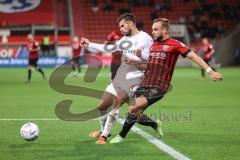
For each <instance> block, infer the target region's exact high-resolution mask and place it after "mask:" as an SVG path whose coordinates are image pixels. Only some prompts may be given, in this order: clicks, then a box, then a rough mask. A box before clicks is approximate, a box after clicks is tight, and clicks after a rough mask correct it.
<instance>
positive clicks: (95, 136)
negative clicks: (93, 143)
mask: <svg viewBox="0 0 240 160" xmlns="http://www.w3.org/2000/svg"><path fill="white" fill-rule="evenodd" d="M100 135H101V131H93V132H91V133H90V134H89V137H92V138H99V137H100Z"/></svg>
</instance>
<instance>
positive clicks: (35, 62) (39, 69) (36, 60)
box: [33, 59, 45, 79]
mask: <svg viewBox="0 0 240 160" xmlns="http://www.w3.org/2000/svg"><path fill="white" fill-rule="evenodd" d="M33 66H34V67H35V68H36V69H37V71H38V72H39V73H40V74H41V75H42V78H43V79H45V73H44V72H43V70H42V68H41V67H39V65H38V59H35V60H34V64H33Z"/></svg>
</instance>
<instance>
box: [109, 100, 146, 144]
mask: <svg viewBox="0 0 240 160" xmlns="http://www.w3.org/2000/svg"><path fill="white" fill-rule="evenodd" d="M147 105H148V102H147V99H146V98H145V97H143V96H140V97H137V98H136V99H135V103H134V105H133V106H129V113H128V116H127V118H126V120H125V122H124V124H123V127H122V130H121V131H120V132H119V134H118V135H117V136H116V137H114V138H113V139H112V140H111V141H110V143H120V142H122V141H123V140H124V138H125V137H126V135H127V133H128V132H129V131H130V129H131V128H132V126H133V125H134V124H135V123H136V122H137V120H138V115H139V114H140V112H141V108H143V107H146V106H147Z"/></svg>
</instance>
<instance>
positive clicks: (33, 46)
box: [26, 34, 45, 83]
mask: <svg viewBox="0 0 240 160" xmlns="http://www.w3.org/2000/svg"><path fill="white" fill-rule="evenodd" d="M27 39H28V43H27V50H28V52H29V58H28V80H27V82H26V83H30V82H31V77H32V67H34V68H35V69H36V70H37V71H38V72H39V73H41V75H42V77H43V79H45V74H44V72H43V70H42V69H41V68H40V67H39V65H38V52H39V50H40V45H39V42H37V41H36V40H34V37H33V35H32V34H28V36H27Z"/></svg>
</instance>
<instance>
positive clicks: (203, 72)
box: [201, 69, 205, 77]
mask: <svg viewBox="0 0 240 160" xmlns="http://www.w3.org/2000/svg"><path fill="white" fill-rule="evenodd" d="M201 73H202V77H205V71H204V70H203V69H201Z"/></svg>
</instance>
